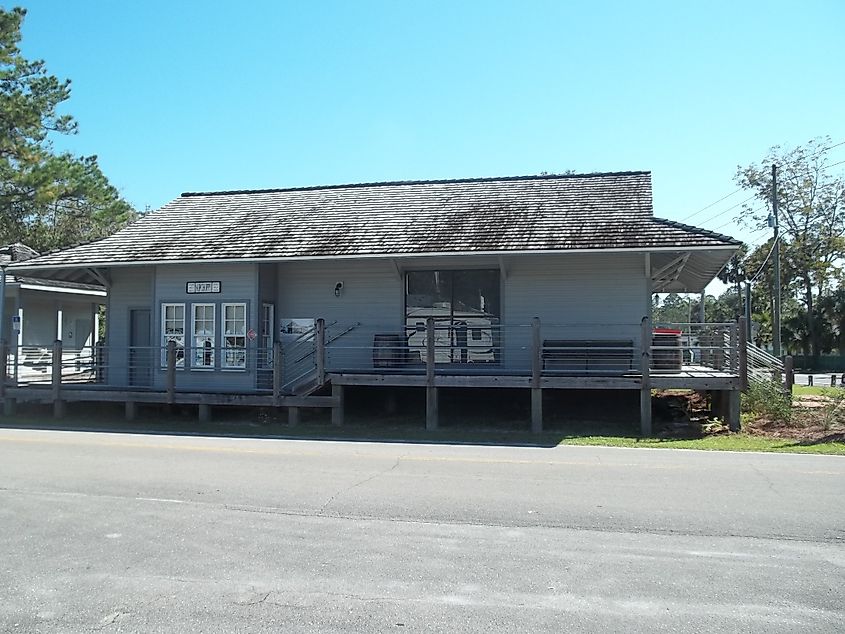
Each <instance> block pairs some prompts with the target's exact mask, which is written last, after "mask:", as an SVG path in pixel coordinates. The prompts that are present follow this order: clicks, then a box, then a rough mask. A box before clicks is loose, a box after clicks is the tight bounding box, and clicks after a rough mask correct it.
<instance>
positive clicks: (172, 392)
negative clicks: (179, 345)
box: [167, 339, 176, 405]
mask: <svg viewBox="0 0 845 634" xmlns="http://www.w3.org/2000/svg"><path fill="white" fill-rule="evenodd" d="M175 401H176V342H175V341H173V340H172V339H171V340H170V341H168V342H167V404H168V405H173V403H174V402H175Z"/></svg>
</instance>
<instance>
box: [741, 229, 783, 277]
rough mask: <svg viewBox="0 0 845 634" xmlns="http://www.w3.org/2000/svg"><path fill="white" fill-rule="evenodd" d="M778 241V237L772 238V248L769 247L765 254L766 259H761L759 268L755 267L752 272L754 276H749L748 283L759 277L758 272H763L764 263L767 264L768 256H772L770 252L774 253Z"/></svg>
mask: <svg viewBox="0 0 845 634" xmlns="http://www.w3.org/2000/svg"><path fill="white" fill-rule="evenodd" d="M778 242H780V238H778V239H777V240H773V241H772V248H771V249H769V254H768V255H767V256H766V259H765V260H763V263H762V264H761V265H760V268H759V269H757V272H756V273H755V274H754V276H753V277H751V278H750V279H749V280H748V283H749V284H750V283H751V282H754V281H756V280H757V278H758V277H760V274H761V273H762V272H763V269H764V268H766V264H768V262H769V258H770V257H772V253H774V252H775V246H777V244H778Z"/></svg>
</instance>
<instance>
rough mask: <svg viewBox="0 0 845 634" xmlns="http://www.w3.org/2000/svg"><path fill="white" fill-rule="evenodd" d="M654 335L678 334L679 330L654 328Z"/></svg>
mask: <svg viewBox="0 0 845 634" xmlns="http://www.w3.org/2000/svg"><path fill="white" fill-rule="evenodd" d="M654 334H655V335H680V334H681V331H680V330H677V329H676V328H654Z"/></svg>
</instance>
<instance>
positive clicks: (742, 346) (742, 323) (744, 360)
mask: <svg viewBox="0 0 845 634" xmlns="http://www.w3.org/2000/svg"><path fill="white" fill-rule="evenodd" d="M739 385H740V388H741V389H742V391H743V392H746V391H748V323H747V320H746V319H745V316H744V315H743V316H742V317H740V318H739Z"/></svg>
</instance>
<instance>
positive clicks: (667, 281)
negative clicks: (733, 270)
mask: <svg viewBox="0 0 845 634" xmlns="http://www.w3.org/2000/svg"><path fill="white" fill-rule="evenodd" d="M737 248H738V247H737ZM737 248H732V249H702V250H695V251H684V250H678V251H674V252H666V251H660V252H652V253H651V283H652V292H653V293H701V292H702V291H703V290H704V289H705V287H706V286H707V285H708V284H709V283H710V282H712V281H713V279H714V278H715V277H716V276H717V275H718V274H719V271H721V270H722V268H724V266H725V264H727V263H728V261H729V260H730V259H731V258H732V257H733V255H734V253H736V250H737Z"/></svg>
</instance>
